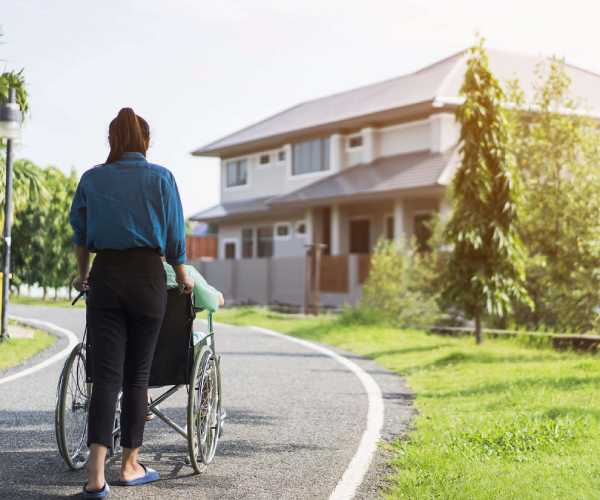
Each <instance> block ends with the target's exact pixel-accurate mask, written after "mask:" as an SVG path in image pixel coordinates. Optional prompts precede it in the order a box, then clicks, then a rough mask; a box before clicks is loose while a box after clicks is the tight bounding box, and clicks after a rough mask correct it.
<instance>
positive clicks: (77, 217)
mask: <svg viewBox="0 0 600 500" xmlns="http://www.w3.org/2000/svg"><path fill="white" fill-rule="evenodd" d="M69 222H70V223H71V227H72V228H73V238H72V241H73V243H74V244H75V245H79V246H82V247H83V246H85V245H86V241H87V205H86V199H85V191H84V189H83V177H82V178H81V180H80V181H79V184H78V185H77V190H76V191H75V196H73V202H72V203H71V211H70V213H69Z"/></svg>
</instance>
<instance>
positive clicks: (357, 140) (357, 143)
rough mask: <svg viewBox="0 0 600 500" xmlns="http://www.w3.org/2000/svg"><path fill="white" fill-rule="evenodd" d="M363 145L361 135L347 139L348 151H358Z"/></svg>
mask: <svg viewBox="0 0 600 500" xmlns="http://www.w3.org/2000/svg"><path fill="white" fill-rule="evenodd" d="M362 145H363V138H362V135H352V136H350V137H348V149H358V148H361V147H362Z"/></svg>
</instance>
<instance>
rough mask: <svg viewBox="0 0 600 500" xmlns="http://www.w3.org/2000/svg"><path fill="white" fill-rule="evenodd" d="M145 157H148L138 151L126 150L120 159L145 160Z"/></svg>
mask: <svg viewBox="0 0 600 500" xmlns="http://www.w3.org/2000/svg"><path fill="white" fill-rule="evenodd" d="M145 159H146V157H145V156H144V155H143V154H142V153H139V152H137V151H125V152H124V153H123V154H122V155H121V158H119V160H120V161H123V160H145Z"/></svg>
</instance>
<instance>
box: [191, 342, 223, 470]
mask: <svg viewBox="0 0 600 500" xmlns="http://www.w3.org/2000/svg"><path fill="white" fill-rule="evenodd" d="M220 406H221V405H220V394H219V380H218V366H217V360H216V356H215V355H214V353H213V352H212V350H211V349H210V348H208V347H203V348H202V350H201V351H200V353H199V354H198V355H197V356H196V359H195V362H194V367H193V369H192V378H191V380H190V386H189V391H188V408H187V409H188V419H187V420H188V422H187V424H188V426H187V429H188V432H187V434H188V451H189V455H190V461H191V464H192V467H193V468H194V470H195V471H196V472H198V473H200V472H202V465H208V464H209V463H210V462H212V460H213V458H214V456H215V452H216V449H217V444H218V440H219V434H220V427H221V418H220Z"/></svg>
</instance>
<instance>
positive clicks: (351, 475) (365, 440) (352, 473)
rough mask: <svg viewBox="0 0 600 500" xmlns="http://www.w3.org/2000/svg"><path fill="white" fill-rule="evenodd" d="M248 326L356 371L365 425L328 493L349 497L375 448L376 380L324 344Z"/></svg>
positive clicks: (338, 499)
mask: <svg viewBox="0 0 600 500" xmlns="http://www.w3.org/2000/svg"><path fill="white" fill-rule="evenodd" d="M228 326H233V325H228ZM250 328H251V329H252V330H254V331H256V332H259V333H263V334H265V335H271V336H273V337H278V338H283V339H285V340H288V341H290V342H295V343H296V344H300V345H302V346H304V347H308V348H309V349H312V350H314V351H318V352H320V353H322V354H325V355H326V356H329V357H330V358H333V359H334V360H336V361H337V362H338V363H340V364H342V365H344V366H345V367H346V368H347V369H348V370H350V371H351V372H352V373H354V375H356V376H357V378H358V379H359V380H360V382H361V383H362V385H363V387H364V389H365V392H366V393H367V396H368V401H369V409H368V411H367V427H366V429H365V431H364V432H363V435H362V438H361V440H360V444H359V445H358V449H357V450H356V453H355V454H354V456H353V457H352V460H350V463H349V464H348V467H347V468H346V471H345V472H344V474H343V475H342V478H341V479H340V480H339V481H338V483H337V485H336V487H335V489H334V490H333V493H332V494H331V496H330V497H329V499H330V500H342V499H344V500H347V499H350V498H353V497H354V495H355V494H356V490H357V489H358V487H359V486H360V485H361V483H362V481H363V479H364V477H365V474H366V473H367V470H368V469H369V465H370V464H371V460H372V459H373V455H374V454H375V450H376V449H377V443H378V441H379V438H380V437H381V428H382V427H383V412H384V405H383V397H382V395H381V389H380V388H379V386H378V385H377V382H375V380H374V379H373V377H371V375H369V374H368V373H367V372H365V371H364V370H363V369H362V368H361V367H360V366H358V365H357V364H356V363H354V362H352V361H350V360H349V359H347V358H345V357H343V356H341V355H339V354H337V353H336V352H334V351H332V350H331V349H327V348H326V347H323V346H320V345H318V344H313V343H312V342H308V341H307V340H302V339H298V338H295V337H290V336H289V335H283V334H282V333H279V332H274V331H273V330H268V329H266V328H261V327H258V326H251V327H250Z"/></svg>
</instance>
